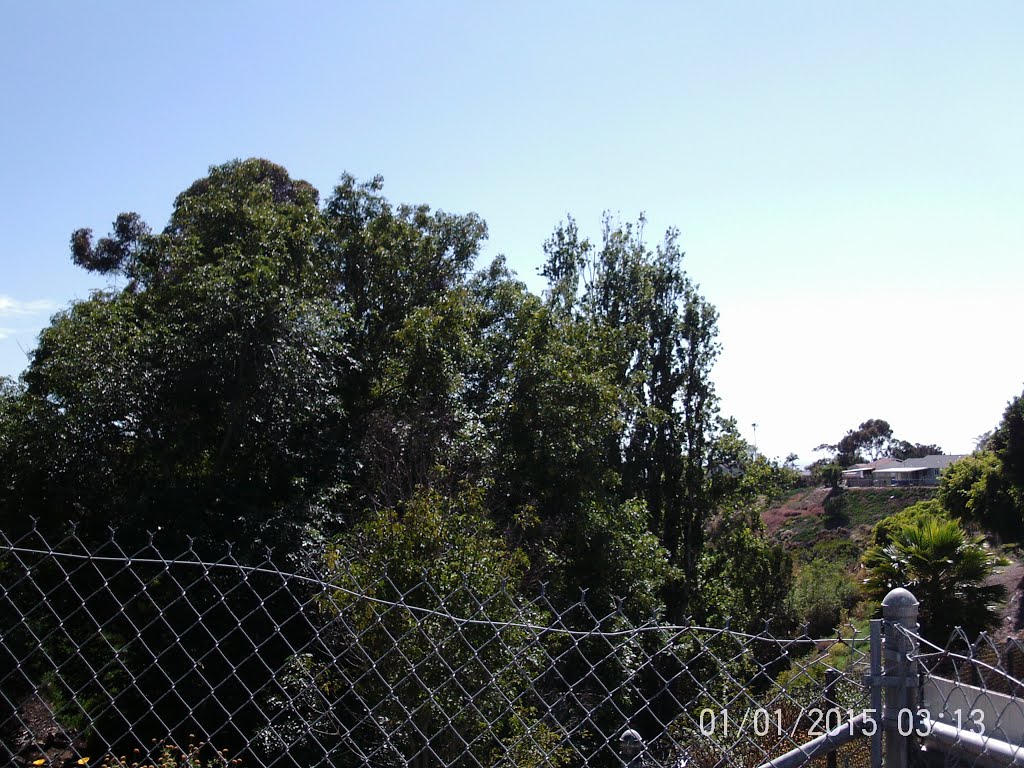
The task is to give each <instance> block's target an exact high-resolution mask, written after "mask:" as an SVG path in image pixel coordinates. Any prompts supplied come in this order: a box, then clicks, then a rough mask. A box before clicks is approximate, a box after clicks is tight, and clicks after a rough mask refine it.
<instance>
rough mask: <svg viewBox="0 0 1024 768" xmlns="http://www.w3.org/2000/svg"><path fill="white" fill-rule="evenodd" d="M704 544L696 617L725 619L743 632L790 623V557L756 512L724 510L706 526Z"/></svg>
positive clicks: (716, 622) (780, 628)
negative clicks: (697, 613) (698, 615)
mask: <svg viewBox="0 0 1024 768" xmlns="http://www.w3.org/2000/svg"><path fill="white" fill-rule="evenodd" d="M708 545H709V546H708V549H707V551H706V552H705V553H704V556H703V557H702V559H701V568H700V579H701V580H700V594H701V596H702V601H701V603H700V605H699V608H700V618H701V619H702V620H703V621H707V622H710V623H711V624H712V625H715V626H718V625H721V624H722V623H723V622H724V621H725V620H726V619H729V620H730V626H732V627H733V628H734V629H738V630H740V631H745V632H755V633H756V632H760V631H762V630H763V629H764V628H765V626H766V622H768V623H770V625H771V628H772V631H773V632H785V631H787V630H788V629H791V628H792V627H793V626H794V622H793V616H792V614H791V612H790V610H789V605H788V597H789V593H790V589H791V587H792V583H793V563H792V560H791V559H790V557H789V555H788V554H787V553H786V552H785V550H784V549H783V548H782V547H781V546H780V545H779V544H776V543H774V542H772V541H770V540H769V539H768V537H767V536H766V535H765V532H764V526H763V524H761V522H760V517H759V516H758V515H757V514H756V513H753V514H751V513H744V512H735V513H724V514H722V515H720V516H719V517H718V518H716V519H715V521H714V522H713V524H712V525H711V527H710V531H709V541H708Z"/></svg>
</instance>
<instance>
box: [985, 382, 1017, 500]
mask: <svg viewBox="0 0 1024 768" xmlns="http://www.w3.org/2000/svg"><path fill="white" fill-rule="evenodd" d="M992 450H993V451H995V453H996V455H997V456H999V458H1000V460H1002V462H1003V467H1004V471H1005V473H1006V479H1007V481H1008V482H1009V484H1010V485H1011V486H1013V488H1014V489H1015V491H1016V494H1017V503H1018V505H1024V394H1022V395H1020V396H1019V397H1015V398H1014V399H1013V400H1011V401H1010V402H1009V403H1008V404H1007V406H1006V410H1005V411H1003V418H1002V421H1000V422H999V426H998V427H997V428H996V430H995V432H994V434H993V435H992Z"/></svg>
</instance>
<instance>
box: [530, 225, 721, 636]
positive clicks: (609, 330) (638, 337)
mask: <svg viewBox="0 0 1024 768" xmlns="http://www.w3.org/2000/svg"><path fill="white" fill-rule="evenodd" d="M643 223H644V222H643V220H642V219H641V221H640V222H639V223H638V224H636V225H632V224H625V225H620V224H616V223H614V222H612V221H611V219H608V218H606V220H605V225H604V230H603V236H602V243H601V245H600V247H595V246H594V245H592V244H591V243H590V242H589V241H588V240H585V239H582V238H581V237H580V236H579V233H578V231H577V228H576V225H575V223H574V222H573V221H572V220H571V219H570V220H569V221H568V222H567V223H566V224H565V225H563V226H562V227H560V228H558V229H557V230H556V232H555V234H554V236H553V237H552V238H551V239H550V240H549V241H548V243H547V246H546V251H547V261H546V264H545V267H544V270H543V274H544V275H545V276H546V277H547V278H548V283H549V291H548V304H549V306H550V307H551V310H552V312H554V313H556V314H563V315H568V316H571V317H574V318H578V319H579V320H580V321H584V322H586V323H589V324H590V325H592V326H593V328H594V334H595V335H597V336H598V337H599V338H600V339H601V340H602V348H603V352H604V359H605V360H606V365H607V367H608V370H609V372H610V374H611V375H612V380H613V382H614V385H615V389H616V390H617V391H618V393H619V395H618V401H617V411H618V419H619V424H620V428H619V429H618V430H617V432H616V434H614V435H609V437H608V440H607V443H606V446H605V456H606V460H607V463H608V465H609V466H610V467H612V468H615V469H616V470H618V472H619V473H620V475H621V478H622V494H623V495H624V496H625V497H627V498H628V497H637V498H640V499H642V500H643V501H644V502H645V503H646V505H647V510H648V514H649V516H650V527H651V530H652V531H653V532H654V533H655V534H656V535H657V536H658V537H659V539H660V540H661V542H662V544H663V545H664V547H665V548H666V550H667V551H668V554H669V559H670V563H671V564H672V566H673V567H675V568H676V569H678V573H679V574H680V576H679V577H678V578H676V579H674V580H673V581H672V583H671V584H670V585H669V586H668V587H667V590H666V601H667V603H668V606H669V610H670V613H671V615H672V616H673V617H675V618H676V619H682V617H683V614H684V613H685V612H686V611H687V610H688V609H689V608H692V607H693V606H692V605H691V603H692V602H693V594H692V592H691V590H692V589H693V588H694V587H695V585H696V583H697V581H698V565H699V562H700V554H701V552H702V550H703V544H704V528H705V524H706V522H707V520H708V518H709V516H710V515H711V513H712V512H713V510H714V508H715V504H716V500H715V498H714V495H713V484H712V482H711V479H712V473H713V467H714V465H715V450H716V435H717V431H718V428H719V422H718V420H717V413H718V401H717V398H716V396H715V393H714V388H713V385H712V383H711V379H710V372H711V367H712V366H713V364H714V362H715V359H716V358H717V355H718V350H719V347H718V343H717V313H716V312H715V310H714V308H713V307H712V306H711V305H710V304H708V302H707V301H706V300H705V299H704V298H703V297H702V296H701V295H700V293H699V292H698V290H697V287H696V285H695V284H694V283H693V282H692V281H691V280H690V278H689V276H688V275H687V274H686V271H685V270H684V268H683V252H682V250H681V249H680V248H679V245H678V233H677V232H676V231H675V230H670V231H669V232H668V233H667V234H666V236H665V238H664V240H663V241H662V243H661V245H659V246H658V247H657V248H656V249H655V250H653V251H652V250H651V249H650V248H649V247H648V246H647V245H646V243H645V241H644V238H643Z"/></svg>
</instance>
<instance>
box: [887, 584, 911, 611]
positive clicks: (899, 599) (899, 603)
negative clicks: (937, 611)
mask: <svg viewBox="0 0 1024 768" xmlns="http://www.w3.org/2000/svg"><path fill="white" fill-rule="evenodd" d="M918 605H920V603H919V602H918V601H917V598H916V597H914V595H913V593H912V592H910V590H908V589H904V588H903V587H896V589H894V590H891V591H890V592H889V594H887V595H886V596H885V598H884V599H883V600H882V607H883V608H916V607H917V606H918Z"/></svg>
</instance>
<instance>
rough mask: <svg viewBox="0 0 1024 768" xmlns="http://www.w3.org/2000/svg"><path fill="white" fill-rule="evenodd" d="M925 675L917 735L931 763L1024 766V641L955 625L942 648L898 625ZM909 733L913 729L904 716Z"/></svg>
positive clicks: (920, 691) (923, 755)
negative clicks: (999, 638) (1023, 676)
mask: <svg viewBox="0 0 1024 768" xmlns="http://www.w3.org/2000/svg"><path fill="white" fill-rule="evenodd" d="M901 631H902V632H904V633H905V634H906V635H907V636H908V637H909V638H910V639H911V640H912V641H913V642H914V644H915V646H916V649H917V650H916V651H915V652H914V653H913V654H912V655H911V656H912V658H913V659H914V660H915V661H916V662H917V670H918V674H919V676H920V684H919V686H918V696H917V705H918V710H917V712H916V713H915V715H916V718H915V721H914V726H913V732H912V733H911V734H910V737H911V738H912V739H913V740H914V743H915V744H916V745H917V746H920V747H921V748H922V751H921V752H920V755H921V757H920V761H921V762H923V763H925V764H928V765H939V764H941V765H956V766H975V765H979V766H991V765H1014V764H1024V746H1020V745H1021V744H1024V700H1022V699H1021V698H1020V697H1021V696H1022V695H1024V682H1021V680H1020V679H1019V678H1020V676H1021V674H1022V673H1024V645H1022V643H1021V641H1019V640H1016V639H1013V638H1010V639H1007V640H1004V641H997V640H996V639H994V638H993V637H992V636H991V635H988V634H985V633H982V634H980V635H978V636H977V637H975V638H974V639H971V637H970V636H968V634H967V633H966V632H964V631H963V630H962V629H960V628H957V629H955V630H954V631H953V632H952V634H951V635H950V637H949V639H948V641H947V642H946V643H945V645H942V646H939V645H936V644H935V643H933V642H929V641H928V640H926V639H925V638H923V637H921V636H920V635H918V634H916V633H913V632H909V631H907V630H905V629H902V628H901ZM905 721H906V722H905V723H904V730H905V731H909V730H911V723H910V718H909V717H907V718H905Z"/></svg>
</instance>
